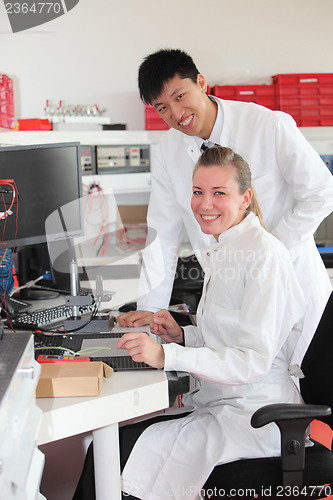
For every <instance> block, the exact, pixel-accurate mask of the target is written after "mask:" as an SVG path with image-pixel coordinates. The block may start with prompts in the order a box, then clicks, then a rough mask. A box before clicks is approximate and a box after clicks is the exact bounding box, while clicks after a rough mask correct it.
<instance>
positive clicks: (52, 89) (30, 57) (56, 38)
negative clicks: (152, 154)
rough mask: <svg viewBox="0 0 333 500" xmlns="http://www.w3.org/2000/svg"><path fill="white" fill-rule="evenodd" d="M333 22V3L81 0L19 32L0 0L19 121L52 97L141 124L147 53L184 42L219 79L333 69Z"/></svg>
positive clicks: (3, 68)
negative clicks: (140, 86)
mask: <svg viewBox="0 0 333 500" xmlns="http://www.w3.org/2000/svg"><path fill="white" fill-rule="evenodd" d="M332 19H333V1H332V0H204V1H203V0H165V1H162V0H80V1H79V3H78V5H77V6H76V7H74V8H73V9H72V10H71V11H70V12H68V13H67V14H66V15H64V16H62V17H60V18H58V19H55V20H54V21H52V22H49V23H47V24H44V25H42V26H39V27H37V28H34V29H30V30H27V31H23V32H20V33H16V34H13V33H12V32H11V28H10V25H9V21H8V18H7V15H6V11H5V7H4V3H3V2H0V73H5V74H8V75H9V76H11V77H12V78H13V79H14V85H15V87H14V90H15V105H16V118H32V117H41V116H42V115H43V107H44V105H45V101H46V99H51V100H53V101H54V102H58V101H59V100H60V99H62V100H64V101H65V102H66V103H68V104H69V103H72V104H94V103H97V104H99V105H101V106H104V107H106V108H107V115H108V116H110V117H111V120H112V122H113V123H115V122H122V123H127V125H128V129H131V130H140V129H143V128H144V110H143V105H142V103H141V101H140V99H139V96H138V91H137V68H138V66H139V64H140V63H141V61H142V59H143V57H144V56H145V55H147V54H149V53H151V52H153V51H155V50H157V49H159V48H165V47H175V48H182V49H184V50H186V51H187V52H189V53H190V54H191V55H192V57H193V59H194V60H195V62H196V64H197V66H198V68H199V70H200V71H201V72H202V73H203V74H204V75H205V76H206V79H207V82H208V84H210V85H215V84H228V83H231V84H234V83H248V82H254V83H266V82H267V81H269V77H270V76H272V75H274V74H277V73H310V72H315V73H321V72H322V73H332V72H333V55H332V54H333V53H332V48H333V28H332Z"/></svg>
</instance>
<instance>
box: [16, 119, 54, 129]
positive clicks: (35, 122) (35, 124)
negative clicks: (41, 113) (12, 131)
mask: <svg viewBox="0 0 333 500" xmlns="http://www.w3.org/2000/svg"><path fill="white" fill-rule="evenodd" d="M17 121H18V129H19V130H52V123H51V122H50V120H49V119H48V118H26V119H21V120H17Z"/></svg>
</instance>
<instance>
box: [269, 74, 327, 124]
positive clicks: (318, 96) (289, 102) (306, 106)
mask: <svg viewBox="0 0 333 500" xmlns="http://www.w3.org/2000/svg"><path fill="white" fill-rule="evenodd" d="M273 82H274V85H275V86H276V95H277V102H278V107H279V109H280V110H281V111H284V112H285V113H289V114H290V115H291V116H292V117H293V118H294V119H295V121H296V123H297V125H298V126H300V127H321V126H332V125H333V73H297V74H281V75H275V76H273Z"/></svg>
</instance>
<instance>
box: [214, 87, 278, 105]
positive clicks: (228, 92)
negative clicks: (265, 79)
mask: <svg viewBox="0 0 333 500" xmlns="http://www.w3.org/2000/svg"><path fill="white" fill-rule="evenodd" d="M212 95H214V96H216V97H220V98H221V99H228V100H232V101H243V102H254V103H255V104H260V105H261V106H265V107H266V108H269V109H277V103H276V87H275V85H215V87H212Z"/></svg>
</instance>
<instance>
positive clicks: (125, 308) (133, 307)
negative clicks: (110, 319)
mask: <svg viewBox="0 0 333 500" xmlns="http://www.w3.org/2000/svg"><path fill="white" fill-rule="evenodd" d="M129 311H136V302H128V303H127V304H124V305H123V306H121V307H119V312H124V313H125V312H129Z"/></svg>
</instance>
